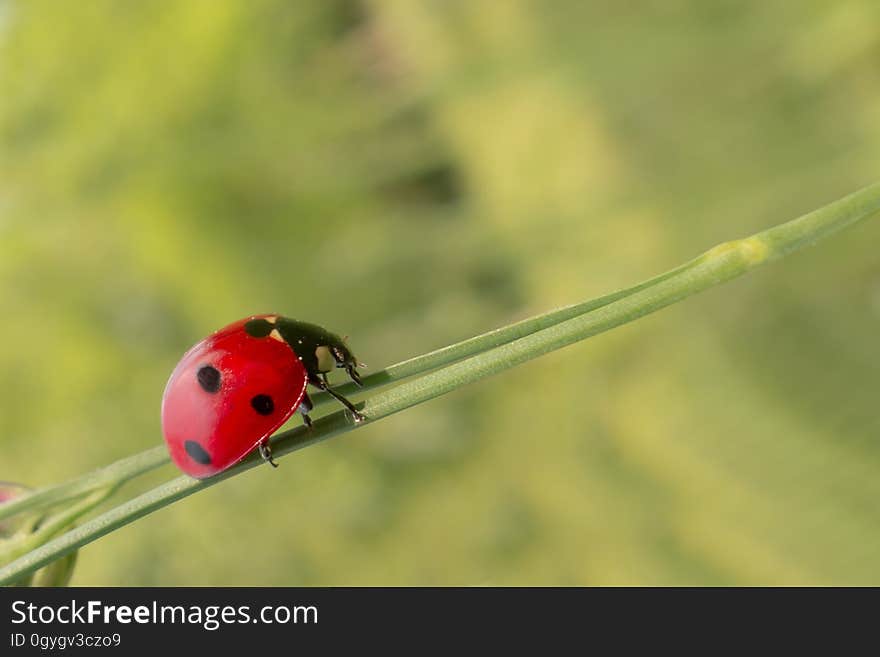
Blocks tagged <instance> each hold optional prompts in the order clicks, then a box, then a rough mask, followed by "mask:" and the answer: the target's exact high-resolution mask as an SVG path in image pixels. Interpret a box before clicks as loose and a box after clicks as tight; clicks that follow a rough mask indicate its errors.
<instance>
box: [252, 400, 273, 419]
mask: <svg viewBox="0 0 880 657" xmlns="http://www.w3.org/2000/svg"><path fill="white" fill-rule="evenodd" d="M251 406H253V407H254V410H255V411H256V412H257V413H259V414H260V415H271V414H272V411H274V410H275V402H273V401H272V398H271V397H270V396H269V395H257V396H256V397H254V398H253V399H251Z"/></svg>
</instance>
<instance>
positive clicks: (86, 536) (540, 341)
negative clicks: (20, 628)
mask: <svg viewBox="0 0 880 657" xmlns="http://www.w3.org/2000/svg"><path fill="white" fill-rule="evenodd" d="M878 210H880V183H878V184H874V185H871V186H870V187H866V188H865V189H862V190H860V191H858V192H855V193H853V194H851V195H849V196H847V197H844V198H842V199H840V200H838V201H836V202H834V203H831V204H830V205H828V206H825V207H824V208H821V209H819V210H816V211H814V212H811V213H809V214H807V215H804V216H802V217H800V218H798V219H794V220H792V221H789V222H787V223H785V224H781V225H779V226H776V227H774V228H770V229H768V230H766V231H763V232H761V233H758V234H756V235H754V236H752V237H748V238H745V239H740V240H735V241H731V242H725V243H723V244H720V245H718V246H716V247H715V248H713V249H710V250H709V251H707V252H706V253H704V254H703V255H701V256H699V257H697V258H695V259H694V260H692V261H690V262H689V263H687V264H685V265H683V266H681V267H679V268H677V269H675V270H673V271H672V272H669V273H668V274H664V275H661V276H659V277H657V278H654V279H652V280H651V281H648V282H646V283H644V284H641V285H638V286H636V287H635V288H630V291H629V292H628V293H627V294H624V295H622V296H620V297H618V298H616V299H614V300H611V301H609V302H607V303H604V304H602V305H600V306H595V307H592V308H591V310H590V311H588V312H584V311H581V314H576V315H575V316H574V317H572V318H570V319H565V320H564V321H561V322H559V323H556V324H553V325H551V326H549V327H547V328H543V329H540V330H537V331H536V332H533V333H531V334H528V335H525V336H523V337H519V338H518V339H514V340H512V341H510V342H507V343H504V344H500V345H499V346H494V347H490V348H488V349H486V350H485V351H483V352H482V353H479V354H477V355H474V356H471V357H469V358H467V359H466V360H462V361H460V362H456V363H454V364H452V365H448V366H446V367H443V368H442V369H439V370H437V371H434V372H431V373H429V374H426V375H425V376H422V377H419V378H417V379H414V380H411V381H407V382H404V383H402V384H401V385H399V386H397V387H395V388H393V389H391V390H389V391H386V392H383V393H379V394H376V395H374V396H373V397H371V398H370V399H368V400H367V401H366V403H365V404H364V405H363V409H362V410H363V413H364V415H365V416H366V417H367V422H366V424H369V423H372V422H375V421H377V420H380V419H382V418H384V417H387V416H389V415H392V414H394V413H397V412H399V411H401V410H404V409H406V408H410V407H412V406H414V405H416V404H419V403H422V402H425V401H428V400H430V399H433V398H434V397H437V396H439V395H442V394H445V393H446V392H449V391H451V390H455V389H457V388H460V387H461V386H464V385H466V384H468V383H472V382H475V381H478V380H480V379H482V378H484V377H487V376H489V375H491V374H494V373H497V372H500V371H502V370H505V369H508V368H510V367H513V366H515V365H518V364H520V363H523V362H525V361H528V360H531V359H533V358H536V357H538V356H540V355H542V354H545V353H547V352H549V351H553V350H555V349H560V348H562V347H565V346H567V345H570V344H572V343H574V342H577V341H579V340H583V339H585V338H588V337H591V336H593V335H596V334H598V333H602V332H604V331H607V330H609V329H611V328H614V327H616V326H620V325H621V324H625V323H627V322H631V321H633V320H635V319H638V318H640V317H643V316H644V315H647V314H649V313H652V312H655V311H657V310H659V309H661V308H664V307H666V306H668V305H670V304H673V303H675V302H677V301H680V300H681V299H684V298H686V297H688V296H691V295H693V294H696V293H698V292H701V291H703V290H705V289H707V288H710V287H713V286H715V285H718V284H720V283H723V282H725V281H728V280H730V279H732V278H735V277H737V276H740V275H742V274H744V273H746V272H748V271H750V270H752V269H754V268H756V267H758V266H760V265H763V264H765V263H767V262H771V261H773V260H776V259H778V258H781V257H783V256H785V255H787V254H789V253H791V252H793V251H795V250H797V249H800V248H803V247H806V246H809V245H811V244H813V243H815V242H817V241H818V240H820V239H822V238H824V237H827V236H829V235H831V234H833V233H835V232H837V231H839V230H842V229H844V228H846V227H848V226H850V225H852V224H854V223H855V222H857V221H860V220H862V219H865V218H867V217H869V216H871V215H873V214H874V213H876V212H877V211H878ZM612 296H613V295H612ZM606 298H607V297H606ZM590 303H593V302H587V303H586V304H584V305H589V304H590ZM569 308H574V306H570V307H569ZM564 310H566V309H564ZM556 312H562V311H556ZM509 328H511V327H508V329H509ZM501 330H502V331H503V330H505V329H501ZM486 335H491V334H486ZM480 338H485V336H480ZM480 338H475V339H480ZM466 342H467V341H466ZM486 344H488V342H487V343H486ZM439 351H441V352H442V351H444V350H439ZM434 353H435V354H436V353H437V352H434ZM428 356H430V354H429V355H428ZM423 358H427V357H423ZM403 365H405V363H404V364H401V366H403ZM355 426H362V425H354V424H353V423H352V421H351V419H350V418H349V417H348V416H347V415H346V414H345V413H343V412H338V413H334V414H332V415H328V416H326V417H324V418H321V419H319V420H317V421H316V422H315V425H314V427H313V428H312V430H311V431H307V430H305V429H304V428H302V427H300V428H297V429H293V430H291V431H286V432H284V433H281V434H279V435H278V436H277V437H276V438H275V440H273V451H274V453H275V455H276V456H283V455H284V454H288V453H290V452H292V451H295V450H297V449H301V448H303V447H305V446H307V445H311V444H313V443H316V442H319V441H322V440H326V439H327V438H330V437H332V436H335V435H339V434H341V433H344V432H347V431H350V430H351V429H353V428H355ZM258 463H259V461H258V459H257V458H256V457H254V456H252V457H250V458H248V459H246V460H245V461H243V462H242V463H240V464H238V465H236V466H235V467H233V468H231V469H230V470H227V471H226V472H224V473H222V474H221V475H219V476H217V477H214V478H211V479H208V480H202V481H197V480H194V479H191V478H189V477H185V476H184V477H177V478H175V479H173V480H171V481H169V482H168V483H166V484H163V485H161V486H158V487H157V488H154V489H153V490H150V491H148V492H146V493H144V494H142V495H139V496H138V497H136V498H134V499H132V500H130V501H128V502H126V503H124V504H122V505H120V506H118V507H116V508H113V509H110V510H109V511H107V512H105V513H103V514H101V515H99V516H97V517H95V518H93V519H92V520H89V521H88V522H85V523H84V524H82V525H81V526H79V527H77V528H75V529H72V530H70V531H68V532H66V533H65V534H63V535H61V536H59V537H57V538H55V539H53V540H51V541H49V542H48V543H46V544H44V545H42V546H40V547H38V548H36V549H35V550H33V551H31V552H29V553H28V554H25V555H23V556H22V557H20V558H19V559H17V560H16V561H13V562H12V563H10V564H8V565H6V566H5V567H3V568H2V569H0V584H3V583H8V582H10V581H14V580H15V579H17V578H19V577H21V576H22V575H24V574H26V573H28V572H32V571H34V570H36V569H38V568H40V567H42V566H43V565H45V564H47V563H50V562H51V561H53V560H55V559H57V558H59V557H61V556H63V555H65V554H68V553H69V552H71V551H73V550H76V549H78V548H80V547H82V546H83V545H86V544H88V543H90V542H91V541H93V540H95V539H97V538H99V537H100V536H103V535H104V534H107V533H109V532H111V531H113V530H115V529H118V528H119V527H122V526H124V525H126V524H128V523H130V522H132V521H134V520H136V519H138V518H141V517H143V516H145V515H147V514H149V513H152V512H153V511H156V510H158V509H160V508H162V507H164V506H167V505H168V504H171V503H172V502H174V501H176V500H179V499H181V498H183V497H186V496H188V495H191V494H192V493H194V492H196V491H198V490H201V489H203V488H207V487H209V486H212V485H215V484H217V483H219V482H221V481H224V480H226V479H228V478H230V477H233V476H236V475H238V474H240V473H241V472H243V471H245V470H248V469H250V468H252V467H254V466H255V465H257V464H258Z"/></svg>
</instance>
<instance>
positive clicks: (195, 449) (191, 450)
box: [183, 440, 211, 465]
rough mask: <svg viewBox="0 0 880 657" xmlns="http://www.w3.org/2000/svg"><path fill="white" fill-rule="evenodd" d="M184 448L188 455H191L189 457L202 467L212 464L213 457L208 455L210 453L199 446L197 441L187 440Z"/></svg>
mask: <svg viewBox="0 0 880 657" xmlns="http://www.w3.org/2000/svg"><path fill="white" fill-rule="evenodd" d="M183 448H184V449H185V450H186V453H187V454H189V457H190V458H191V459H192V460H193V461H195V462H196V463H201V464H202V465H210V464H211V455H210V454H208V452H206V451H205V448H204V447H202V446H201V445H199V444H198V443H197V442H196V441H195V440H187V441H186V442H185V443H183Z"/></svg>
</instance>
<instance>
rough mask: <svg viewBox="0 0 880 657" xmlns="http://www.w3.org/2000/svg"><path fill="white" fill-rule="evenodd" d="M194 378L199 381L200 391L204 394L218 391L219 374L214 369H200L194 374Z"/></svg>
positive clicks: (206, 366) (209, 367)
mask: <svg viewBox="0 0 880 657" xmlns="http://www.w3.org/2000/svg"><path fill="white" fill-rule="evenodd" d="M196 378H197V379H198V380H199V385H200V386H202V390H204V391H205V392H212V393H213V392H217V391H218V390H220V372H218V371H217V369H216V368H214V367H211V366H210V365H205V366H203V367H200V368H199V372H198V374H196Z"/></svg>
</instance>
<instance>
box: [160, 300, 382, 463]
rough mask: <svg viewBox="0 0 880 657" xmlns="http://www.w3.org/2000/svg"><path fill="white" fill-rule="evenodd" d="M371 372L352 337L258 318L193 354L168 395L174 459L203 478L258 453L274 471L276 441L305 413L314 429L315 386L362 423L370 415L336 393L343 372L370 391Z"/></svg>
mask: <svg viewBox="0 0 880 657" xmlns="http://www.w3.org/2000/svg"><path fill="white" fill-rule="evenodd" d="M358 367H363V364H362V363H359V362H358V360H357V358H355V356H354V354H353V353H352V351H351V349H350V348H349V347H348V345H347V344H346V339H345V338H340V337H339V336H338V335H336V334H335V333H331V332H330V331H328V330H327V329H325V328H323V327H321V326H318V325H316V324H310V323H308V322H302V321H299V320H296V319H291V318H288V317H284V316H282V315H277V314H263V315H252V316H250V317H246V318H244V319H241V320H239V321H237V322H233V323H232V324H229V325H228V326H225V327H224V328H222V329H220V330H218V331H216V332H215V333H212V334H211V335H209V336H208V337H207V338H205V339H204V340H202V341H201V342H199V343H197V344H195V345H194V346H193V347H192V348H190V349H189V351H187V352H186V353H185V354H184V355H183V357H182V358H181V359H180V362H179V363H178V364H177V366H176V367H175V368H174V371H173V372H172V373H171V376H170V378H169V379H168V383H167V385H166V386H165V392H164V394H163V396H162V433H163V435H164V437H165V443H166V445H167V447H168V451H169V453H170V455H171V458H172V460H173V461H174V462H175V463H176V464H177V466H178V467H179V468H180V469H181V470H183V471H184V472H185V473H187V474H189V475H191V476H193V477H196V478H199V479H202V478H205V477H210V476H213V475H216V474H218V473H220V472H223V471H224V470H226V469H228V468H230V467H231V466H233V465H234V464H235V463H237V462H238V461H240V460H242V459H243V458H244V457H245V456H247V455H248V454H249V453H250V452H251V451H253V450H254V448H257V449H259V452H260V455H261V456H262V457H263V459H264V460H265V461H267V462H268V463H270V464H271V465H272V466H276V463H275V461H274V460H273V459H272V450H271V447H270V444H269V436H270V435H271V434H272V433H273V432H274V431H275V430H276V429H278V427H280V426H281V425H282V424H284V422H286V421H287V419H288V418H289V417H290V416H291V415H292V414H293V413H294V412H295V411H296V410H297V409H299V411H300V412H301V413H302V416H303V422H304V423H305V425H306V426H307V427H311V426H312V421H311V418H310V417H309V412H310V411H311V410H312V408H313V404H312V400H311V399H310V398H309V395H308V393H307V391H306V388H307V387H308V385H309V384H311V385H312V386H314V387H316V388H318V389H319V390H323V391H325V392H327V393H328V394H330V395H331V396H333V397H334V398H336V399H337V400H338V401H339V402H340V403H341V404H342V405H343V406H345V408H347V409H348V410H349V412H350V413H351V415H352V417H353V418H354V421H355V422H362V421H363V420H364V419H365V418H364V416H363V415H362V414H361V413H360V412H359V411H358V410H357V409H356V408H355V406H354V404H352V403H351V402H350V401H348V400H347V399H346V398H345V397H343V396H342V395H341V394H339V393H338V392H336V391H335V390H333V389H332V388H331V387H330V382H329V380H328V379H327V373H328V372H330V371H332V370H334V369H337V368H341V369H344V370H345V371H346V372H347V373H348V375H349V377H351V379H352V380H353V381H354V382H355V383H356V384H357V385H359V386H360V385H362V383H361V378H360V375H359V374H358V371H357V368H358Z"/></svg>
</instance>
